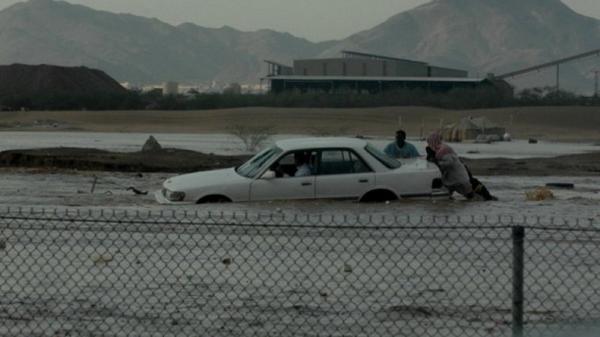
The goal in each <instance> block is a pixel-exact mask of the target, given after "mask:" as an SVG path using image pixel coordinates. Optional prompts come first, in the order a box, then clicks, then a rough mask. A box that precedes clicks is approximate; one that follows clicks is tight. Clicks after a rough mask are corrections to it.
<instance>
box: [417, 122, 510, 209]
mask: <svg viewBox="0 0 600 337" xmlns="http://www.w3.org/2000/svg"><path fill="white" fill-rule="evenodd" d="M427 145H428V146H427V149H426V150H427V160H429V161H431V162H433V163H435V164H436V165H437V166H438V167H439V168H440V171H441V172H442V183H443V184H444V186H446V188H447V189H448V190H449V191H450V194H452V193H453V192H455V191H456V192H458V193H460V194H462V195H464V196H465V197H466V198H467V199H472V198H473V197H474V196H475V194H477V195H478V196H480V197H481V198H483V200H485V201H490V200H498V198H496V197H494V196H493V195H491V194H490V192H489V191H488V189H487V188H486V187H485V185H483V184H482V183H481V182H480V181H479V180H477V179H476V178H475V177H473V175H472V174H471V172H470V171H469V168H468V167H467V166H466V165H465V164H463V163H462V162H461V160H460V158H459V157H458V155H457V154H456V152H454V150H453V149H452V148H451V147H450V146H448V144H445V143H444V142H443V140H442V135H441V134H440V133H439V132H434V133H432V134H431V135H430V136H429V137H428V138H427Z"/></svg>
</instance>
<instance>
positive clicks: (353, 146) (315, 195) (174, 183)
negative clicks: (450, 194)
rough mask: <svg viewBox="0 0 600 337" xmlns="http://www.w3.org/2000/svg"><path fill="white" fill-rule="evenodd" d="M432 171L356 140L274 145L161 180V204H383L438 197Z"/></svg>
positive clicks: (420, 162) (424, 164)
mask: <svg viewBox="0 0 600 337" xmlns="http://www.w3.org/2000/svg"><path fill="white" fill-rule="evenodd" d="M443 193H444V190H443V189H441V181H440V172H439V170H438V168H437V167H436V166H435V165H433V164H431V163H429V162H427V161H426V160H424V159H420V158H419V159H411V160H403V161H402V162H400V161H397V160H395V159H392V158H390V157H388V156H387V155H385V154H384V153H382V152H381V151H380V150H379V149H377V148H375V147H374V146H372V145H371V144H369V143H368V142H366V141H365V140H362V139H357V138H303V139H291V140H284V141H278V142H276V143H275V144H274V145H273V146H271V147H269V148H267V149H265V150H263V151H261V152H260V153H259V154H257V155H255V156H254V157H253V158H251V159H250V160H248V161H247V162H246V163H245V164H243V165H241V166H239V167H237V168H229V169H222V170H215V171H207V172H196V173H192V174H186V175H181V176H177V177H173V178H170V179H168V180H166V181H165V182H164V184H163V188H162V190H160V191H157V192H156V193H155V197H156V200H157V201H158V202H159V203H161V204H190V203H214V202H246V201H266V200H299V199H355V200H359V201H387V200H396V199H398V198H405V197H422V196H432V195H436V194H443Z"/></svg>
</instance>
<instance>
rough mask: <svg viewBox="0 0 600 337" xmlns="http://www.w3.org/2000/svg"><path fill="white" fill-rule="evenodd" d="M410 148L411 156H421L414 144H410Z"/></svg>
mask: <svg viewBox="0 0 600 337" xmlns="http://www.w3.org/2000/svg"><path fill="white" fill-rule="evenodd" d="M410 148H411V149H410V152H411V153H410V155H411V157H420V156H421V154H420V153H419V151H418V150H417V148H416V146H414V145H412V144H410Z"/></svg>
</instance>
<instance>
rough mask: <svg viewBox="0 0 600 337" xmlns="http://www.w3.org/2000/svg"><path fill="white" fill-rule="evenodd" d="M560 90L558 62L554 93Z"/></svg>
mask: <svg viewBox="0 0 600 337" xmlns="http://www.w3.org/2000/svg"><path fill="white" fill-rule="evenodd" d="M559 91H560V63H558V64H557V65H556V93H558V92H559Z"/></svg>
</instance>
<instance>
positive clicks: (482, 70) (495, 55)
mask: <svg viewBox="0 0 600 337" xmlns="http://www.w3.org/2000/svg"><path fill="white" fill-rule="evenodd" d="M598 48H600V20H597V19H594V18H590V17H586V16H583V15H580V14H578V13H576V12H574V11H573V10H571V9H570V8H569V7H567V6H566V5H565V4H564V3H562V2H561V1H560V0H434V1H432V2H430V3H427V4H425V5H422V6H420V7H417V8H415V9H413V10H409V11H406V12H403V13H400V14H397V15H395V16H392V17H391V18H389V19H388V20H387V21H385V22H384V23H382V24H380V25H378V26H376V27H374V28H372V29H369V30H366V31H363V32H359V33H357V34H354V35H352V36H350V37H348V38H346V39H344V40H342V41H339V42H338V43H335V44H334V45H333V46H331V47H330V48H328V49H326V50H325V51H324V52H323V53H322V54H321V56H331V55H336V54H338V53H339V51H340V50H344V49H350V50H358V51H368V52H372V53H381V54H384V55H393V56H399V57H405V58H411V59H417V60H423V61H427V62H430V63H433V64H439V65H445V66H453V67H459V68H464V69H468V70H470V71H471V73H472V74H477V73H479V74H480V75H481V76H483V75H484V74H486V73H488V72H493V73H496V74H500V73H503V72H508V71H511V70H515V69H519V68H522V67H528V66H531V65H536V64H540V63H544V62H547V61H551V60H554V59H558V58H562V57H565V56H570V55H574V54H577V53H582V52H586V51H589V50H593V49H598ZM594 62H597V61H594ZM578 63H579V64H578ZM590 66H591V65H590V62H589V61H587V63H586V61H582V62H576V63H573V64H570V65H566V66H565V67H564V71H563V73H564V76H565V80H567V81H569V82H571V84H573V83H574V82H575V81H578V80H582V79H583V78H584V77H588V76H587V73H588V72H589V70H590V69H589V68H590ZM550 75H551V76H550V78H553V74H552V73H551V74H550ZM533 77H535V76H533ZM546 77H548V76H546ZM523 78H524V79H525V80H527V76H523ZM547 84H552V82H550V83H547ZM590 86H591V84H590Z"/></svg>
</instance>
